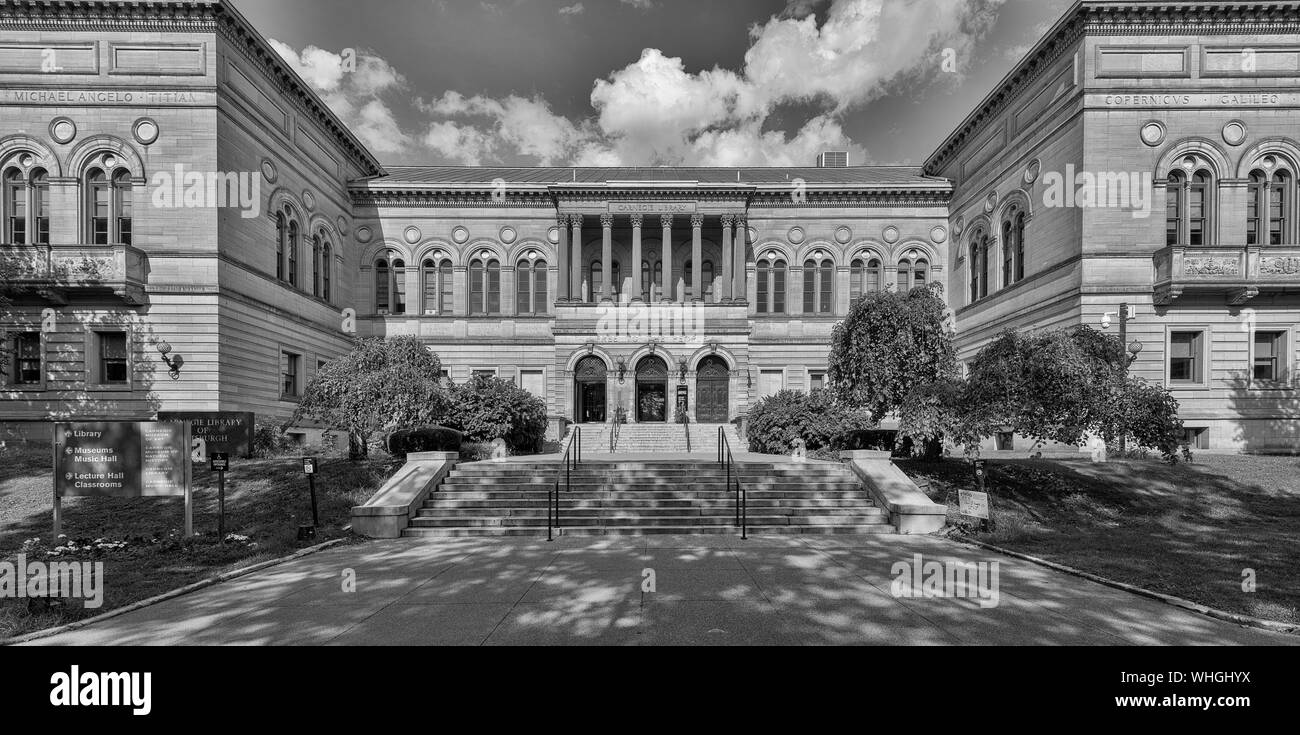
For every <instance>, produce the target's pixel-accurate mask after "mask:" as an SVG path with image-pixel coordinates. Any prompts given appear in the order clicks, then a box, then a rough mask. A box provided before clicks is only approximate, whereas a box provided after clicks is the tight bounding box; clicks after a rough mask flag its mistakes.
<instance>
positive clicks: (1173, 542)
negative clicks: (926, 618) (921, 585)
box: [899, 454, 1300, 623]
mask: <svg viewBox="0 0 1300 735" xmlns="http://www.w3.org/2000/svg"><path fill="white" fill-rule="evenodd" d="M899 466H900V467H901V468H902V469H903V471H904V472H906V473H907V474H908V475H911V476H912V477H913V478H916V479H925V480H929V481H930V486H931V489H930V497H931V498H932V499H933V500H934V501H935V502H938V503H947V504H948V508H949V510H948V520H949V523H950V524H953V525H956V526H959V527H961V528H963V529H964V531H965V532H966V533H968V534H969V535H971V536H972V537H973V538H976V539H979V540H981V541H985V542H987V543H991V544H995V545H997V546H1001V547H1003V548H1006V549H1010V550H1014V551H1019V552H1021V553H1025V554H1032V555H1034V556H1038V557H1041V558H1044V559H1048V560H1051V561H1054V562H1057V563H1060V564H1066V565H1068V566H1071V567H1074V568H1076V569H1080V570H1083V571H1088V572H1092V573H1093V574H1098V575H1101V576H1103V577H1108V578H1110V579H1114V580H1116V581H1120V582H1127V583H1129V584H1134V585H1138V586H1140V587H1145V588H1147V589H1150V590H1154V591H1157V592H1163V593H1165V594H1170V595H1176V596H1178V597H1183V598H1185V599H1188V600H1193V601H1195V602H1199V603H1201V604H1203V605H1208V606H1210V607H1215V608H1219V609H1221V610H1227V611H1230V612H1235V613H1239V614H1244V615H1251V616H1254V617H1258V618H1265V619H1268V620H1277V621H1281V622H1285V623H1300V459H1298V458H1296V457H1258V456H1237V455H1214V454H1198V455H1197V456H1196V457H1195V462H1194V463H1192V464H1178V465H1168V464H1164V463H1162V462H1160V461H1157V460H1118V461H1112V462H1109V463H1107V464H1093V463H1091V462H1090V461H1088V460H1087V459H1086V458H1083V459H1079V460H1075V459H1065V460H1057V459H1050V460H1049V459H1044V460H1028V459H1027V460H1011V461H1004V460H990V461H989V495H990V498H989V502H990V503H991V504H992V508H993V514H994V518H995V520H996V522H997V528H996V529H995V531H994V532H993V533H988V534H981V533H974V532H973V530H974V529H973V526H972V525H971V519H968V518H966V517H965V516H962V515H960V513H958V510H957V509H958V502H957V490H959V489H967V490H973V489H975V483H974V477H973V475H972V472H971V469H970V466H969V465H968V464H967V463H966V462H965V461H961V460H955V459H950V460H943V461H940V462H934V463H927V462H922V461H918V460H909V461H904V462H900V463H899ZM1246 569H1252V570H1254V572H1255V583H1256V589H1255V591H1254V592H1245V591H1243V589H1242V582H1243V571H1244V570H1246Z"/></svg>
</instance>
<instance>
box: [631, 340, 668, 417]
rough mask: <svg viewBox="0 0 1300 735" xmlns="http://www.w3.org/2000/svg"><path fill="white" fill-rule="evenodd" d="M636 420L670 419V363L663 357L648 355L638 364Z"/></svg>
mask: <svg viewBox="0 0 1300 735" xmlns="http://www.w3.org/2000/svg"><path fill="white" fill-rule="evenodd" d="M636 420H637V422H638V423H643V424H647V423H648V424H653V423H661V424H662V423H665V422H667V421H668V363H666V362H664V361H663V360H662V359H661V358H658V357H654V356H651V357H646V358H644V359H642V360H641V362H639V363H637V365H636Z"/></svg>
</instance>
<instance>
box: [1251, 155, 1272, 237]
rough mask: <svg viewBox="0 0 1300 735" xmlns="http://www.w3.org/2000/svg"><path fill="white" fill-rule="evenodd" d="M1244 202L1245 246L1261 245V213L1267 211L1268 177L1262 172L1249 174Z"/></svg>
mask: <svg viewBox="0 0 1300 735" xmlns="http://www.w3.org/2000/svg"><path fill="white" fill-rule="evenodd" d="M1247 191H1248V192H1249V193H1248V195H1247V200H1246V244H1247V245H1263V244H1264V238H1263V232H1264V230H1263V222H1262V218H1263V214H1262V213H1263V212H1265V211H1267V209H1268V196H1269V185H1268V176H1267V175H1266V174H1265V173H1264V172H1263V171H1258V170H1256V171H1251V172H1250V184H1249V185H1248V188H1247Z"/></svg>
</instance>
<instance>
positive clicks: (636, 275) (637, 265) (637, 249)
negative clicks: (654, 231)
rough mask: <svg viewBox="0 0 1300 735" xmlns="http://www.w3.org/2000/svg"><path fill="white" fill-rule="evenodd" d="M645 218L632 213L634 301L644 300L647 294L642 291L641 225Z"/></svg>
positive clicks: (632, 294) (632, 295) (632, 293)
mask: <svg viewBox="0 0 1300 735" xmlns="http://www.w3.org/2000/svg"><path fill="white" fill-rule="evenodd" d="M642 224H643V218H642V216H641V215H639V214H634V215H632V268H631V269H630V270H631V273H632V292H631V294H630V295H631V298H632V301H644V300H645V294H643V293H641V225H642Z"/></svg>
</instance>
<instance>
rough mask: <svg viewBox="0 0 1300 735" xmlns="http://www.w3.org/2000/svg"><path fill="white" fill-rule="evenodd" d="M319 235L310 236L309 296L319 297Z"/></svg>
mask: <svg viewBox="0 0 1300 735" xmlns="http://www.w3.org/2000/svg"><path fill="white" fill-rule="evenodd" d="M320 258H321V244H320V235H319V234H316V235H312V236H311V295H312V296H320V277H321V274H320Z"/></svg>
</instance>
